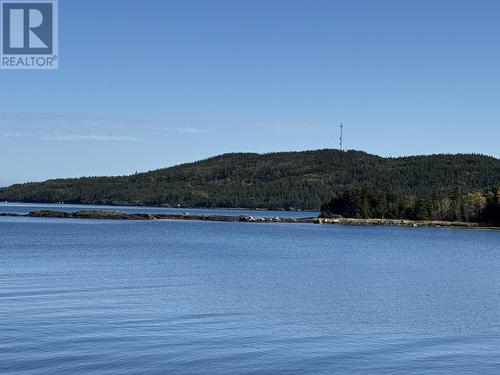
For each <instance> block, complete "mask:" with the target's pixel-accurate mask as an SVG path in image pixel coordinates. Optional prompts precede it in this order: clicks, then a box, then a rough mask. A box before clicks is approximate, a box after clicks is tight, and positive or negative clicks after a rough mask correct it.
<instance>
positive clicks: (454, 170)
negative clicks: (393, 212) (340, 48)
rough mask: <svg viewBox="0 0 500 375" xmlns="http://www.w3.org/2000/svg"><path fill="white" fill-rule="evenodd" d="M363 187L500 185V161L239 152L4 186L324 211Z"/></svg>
mask: <svg viewBox="0 0 500 375" xmlns="http://www.w3.org/2000/svg"><path fill="white" fill-rule="evenodd" d="M362 186H370V187H372V188H374V189H377V190H380V191H383V192H386V193H389V194H393V195H395V196H401V197H402V196H404V195H414V196H417V197H421V198H429V199H430V198H432V197H436V196H451V195H454V194H455V195H457V194H465V193H468V192H474V191H482V190H484V189H487V188H491V187H493V186H497V187H498V186H500V159H496V158H493V157H489V156H484V155H476V154H467V155H466V154H459V155H445V154H443V155H429V156H410V157H400V158H383V157H380V156H376V155H371V154H367V153H365V152H360V151H347V152H341V151H338V150H317V151H304V152H279V153H269V154H253V153H233V154H224V155H221V156H217V157H212V158H209V159H206V160H202V161H197V162H194V163H189V164H182V165H178V166H174V167H170V168H165V169H159V170H156V171H151V172H146V173H138V174H135V175H131V176H120V177H84V178H76V179H57V180H49V181H45V182H39V183H27V184H18V185H12V186H10V187H6V188H2V189H0V200H7V201H20V202H40V203H48V202H64V203H79V204H111V205H119V204H120V205H124V204H127V205H155V206H156V205H161V206H174V205H182V206H196V207H248V208H270V209H281V208H297V209H319V208H320V207H321V205H322V204H324V203H325V202H328V201H329V200H330V199H331V198H332V197H333V196H334V195H335V194H337V193H339V192H342V191H345V190H348V189H352V188H357V187H362Z"/></svg>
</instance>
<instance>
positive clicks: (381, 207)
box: [321, 186, 500, 225]
mask: <svg viewBox="0 0 500 375" xmlns="http://www.w3.org/2000/svg"><path fill="white" fill-rule="evenodd" d="M321 216H322V217H348V218H360V219H374V218H380V219H409V220H440V221H443V220H444V221H463V222H475V223H483V224H488V225H500V188H492V189H487V190H484V191H481V192H471V193H467V194H464V195H459V194H457V193H453V194H451V195H450V196H445V195H442V196H435V195H434V196H432V197H430V198H418V197H416V196H414V195H404V196H397V195H394V194H388V193H385V192H383V191H380V190H377V189H374V188H372V187H367V186H364V187H359V188H351V189H348V190H346V191H344V192H342V193H339V194H337V195H336V196H335V197H334V198H332V199H331V201H330V202H329V203H326V204H324V205H323V206H322V207H321Z"/></svg>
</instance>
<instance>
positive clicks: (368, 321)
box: [0, 218, 500, 375]
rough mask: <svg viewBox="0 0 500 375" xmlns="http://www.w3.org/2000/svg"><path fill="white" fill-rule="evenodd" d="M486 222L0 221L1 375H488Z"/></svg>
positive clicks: (491, 302) (497, 277)
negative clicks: (479, 225) (465, 225)
mask: <svg viewBox="0 0 500 375" xmlns="http://www.w3.org/2000/svg"><path fill="white" fill-rule="evenodd" d="M499 271H500V232H494V231H480V230H477V231H476V230H453V229H437V228H390V227H349V226H331V225H325V226H320V225H307V224H304V225H303V224H248V223H217V222H175V221H151V222H141V221H137V222H121V221H120V222H114V221H94V220H61V219H27V218H0V373H2V374H51V375H53V374H498V373H500V272H499Z"/></svg>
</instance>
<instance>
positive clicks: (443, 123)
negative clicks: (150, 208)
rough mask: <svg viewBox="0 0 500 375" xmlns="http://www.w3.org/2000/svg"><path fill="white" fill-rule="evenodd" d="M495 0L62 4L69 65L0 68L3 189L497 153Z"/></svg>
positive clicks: (498, 27)
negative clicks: (357, 157) (265, 166)
mask: <svg viewBox="0 0 500 375" xmlns="http://www.w3.org/2000/svg"><path fill="white" fill-rule="evenodd" d="M499 19H500V2H498V1H496V0H495V1H494V0H491V1H488V0H482V1H479V2H475V1H459V0H448V1H444V0H443V1H434V0H432V1H431V0H422V1H400V0H394V1H388V0H379V1H371V0H365V1H360V0H354V1H346V0H344V1H334V0H313V1H311V0H300V1H298V0H295V1H294V0H246V1H243V0H236V1H235V0H227V1H220V0H210V1H205V0H198V1H194V0H182V1H180V0H178V1H171V0H168V1H165V0H141V1H137V0H134V1H129V0H106V1H102V0H85V1H73V0H60V69H59V70H58V71H0V88H1V90H0V185H7V184H10V183H15V182H24V181H33V180H42V179H46V178H53V177H70V176H84V175H117V174H128V173H133V172H135V171H145V170H151V169H156V168H160V167H164V166H169V165H174V164H177V163H180V162H185V161H192V160H197V159H202V158H205V157H208V156H212V155H216V154H220V153H224V152H233V151H253V152H270V151H284V150H305V149H318V148H333V147H338V124H339V122H340V121H343V122H344V123H345V146H346V147H347V148H349V149H359V150H365V151H367V152H370V153H376V154H380V155H390V156H396V155H409V154H423V153H442V152H446V153H448V152H450V153H468V152H477V153H485V154H489V155H494V156H496V157H500V147H499V143H500V142H499V140H500V105H499V103H500V90H499V87H500V70H499V69H500V68H499V67H500V43H499V39H500V22H499Z"/></svg>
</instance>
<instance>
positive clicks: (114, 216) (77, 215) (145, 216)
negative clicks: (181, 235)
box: [0, 210, 500, 230]
mask: <svg viewBox="0 0 500 375" xmlns="http://www.w3.org/2000/svg"><path fill="white" fill-rule="evenodd" d="M2 216H3V217H31V218H52V219H92V220H132V221H147V220H179V221H180V220H183V221H216V222H243V223H289V224H330V225H332V224H336V225H355V226H400V227H435V228H462V229H492V230H500V228H499V227H491V226H486V225H481V224H478V223H466V222H452V221H415V220H405V219H352V218H334V219H329V218H319V217H305V218H283V217H259V216H248V215H239V216H228V215H191V214H189V213H185V214H182V215H179V214H151V213H141V214H131V213H126V212H121V211H102V210H82V211H75V212H63V211H53V210H40V211H32V212H30V213H28V214H19V213H0V217H2Z"/></svg>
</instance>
